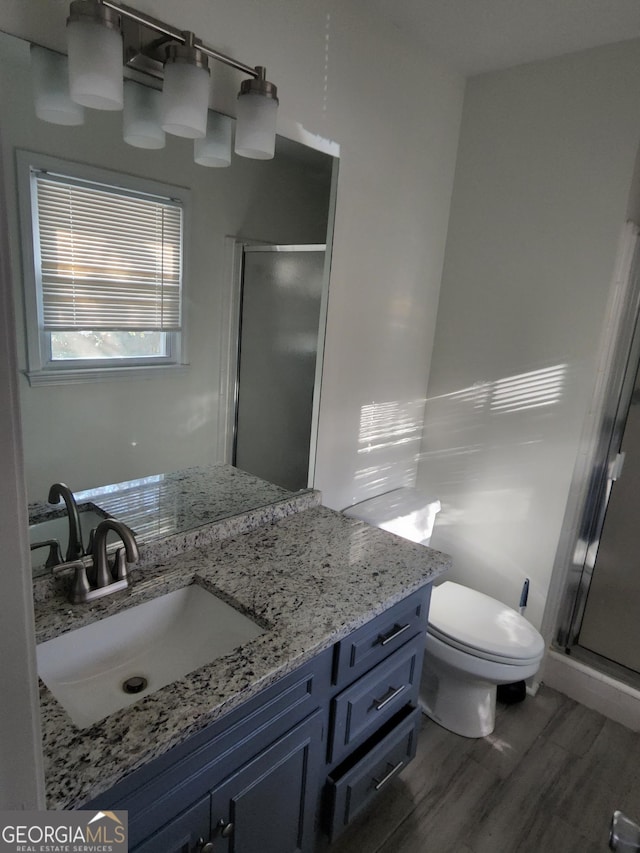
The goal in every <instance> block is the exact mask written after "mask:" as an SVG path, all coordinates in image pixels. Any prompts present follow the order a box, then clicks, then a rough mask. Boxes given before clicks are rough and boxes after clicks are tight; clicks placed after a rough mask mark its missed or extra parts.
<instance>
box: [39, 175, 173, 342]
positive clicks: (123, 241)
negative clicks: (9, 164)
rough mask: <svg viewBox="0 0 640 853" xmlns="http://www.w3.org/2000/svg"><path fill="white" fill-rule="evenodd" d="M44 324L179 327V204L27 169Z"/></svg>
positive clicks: (75, 327)
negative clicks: (32, 194) (30, 177)
mask: <svg viewBox="0 0 640 853" xmlns="http://www.w3.org/2000/svg"><path fill="white" fill-rule="evenodd" d="M33 180H34V182H35V194H36V201H37V205H36V210H37V213H36V218H37V234H36V242H37V243H38V244H39V245H37V246H36V256H37V255H38V254H39V256H40V271H39V272H40V286H41V299H42V303H41V304H42V322H43V328H44V330H45V331H64V330H66V331H72V330H80V329H96V330H97V329H100V330H104V331H107V330H111V331H113V330H116V331H179V330H180V328H181V301H182V300H181V289H182V208H181V207H180V205H179V203H178V202H175V201H173V200H171V199H165V198H158V197H155V196H144V195H142V194H134V193H133V192H129V191H126V190H122V191H120V190H118V188H116V187H114V188H108V187H104V186H102V185H94V184H89V183H80V182H74V181H72V180H71V179H65V178H64V177H62V176H52V175H48V174H45V173H42V172H37V173H34V176H33Z"/></svg>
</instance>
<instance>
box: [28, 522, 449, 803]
mask: <svg viewBox="0 0 640 853" xmlns="http://www.w3.org/2000/svg"><path fill="white" fill-rule="evenodd" d="M450 562H451V561H450V558H449V557H448V556H447V555H445V554H442V553H440V552H438V551H434V550H432V549H430V548H425V547H424V546H422V545H417V544H414V543H412V542H409V541H407V540H405V539H402V538H400V537H397V536H395V535H393V534H391V533H386V532H385V531H382V530H378V529H377V528H373V527H370V526H369V525H367V524H365V523H363V522H361V521H357V520H355V519H351V518H347V517H345V516H343V515H342V514H340V513H337V512H334V511H332V510H328V509H326V508H324V507H315V508H311V509H307V510H304V511H301V512H298V513H297V514H294V515H291V516H289V517H288V518H284V519H282V520H280V521H278V522H277V523H275V524H271V525H267V526H263V527H260V528H258V529H255V530H252V531H251V532H248V533H244V534H243V535H241V536H237V537H235V538H229V539H224V540H222V541H219V542H213V543H211V544H209V545H208V546H207V547H206V548H196V549H193V550H190V551H187V552H185V553H183V554H180V555H178V556H175V557H171V558H167V559H166V561H164V562H163V564H162V565H157V566H154V567H152V566H147V567H146V568H144V569H140V570H138V571H135V570H134V571H133V572H132V580H131V586H130V588H129V590H127V591H126V592H124V593H119V594H116V595H114V596H113V597H112V598H111V599H110V598H104V599H101V600H99V601H97V602H94V603H92V604H87V605H75V606H72V605H70V604H69V603H68V602H67V601H65V600H64V599H62V598H61V597H57V598H49V599H47V600H45V601H40V602H37V603H36V641H37V642H43V641H45V640H47V639H50V638H52V637H54V636H57V635H58V634H61V633H63V632H65V631H68V630H72V629H74V628H78V627H81V626H82V625H85V624H88V623H90V622H92V621H94V620H96V619H100V618H103V617H105V616H108V615H111V614H112V613H115V612H118V611H119V610H122V609H124V608H125V607H130V606H134V605H136V604H139V603H142V602H143V601H145V600H148V599H150V598H154V597H155V596H157V595H160V594H163V593H165V592H170V591H172V590H174V589H179V588H181V587H183V586H186V585H188V584H190V583H199V584H201V585H202V586H203V587H204V588H206V589H207V590H209V591H211V592H213V593H214V594H216V595H218V596H219V597H220V598H222V599H223V600H226V601H227V602H228V603H230V604H232V605H233V606H235V607H236V608H237V609H239V610H241V611H243V612H245V613H247V614H248V615H249V616H252V617H253V618H254V619H255V620H256V621H257V622H258V623H259V624H260V625H261V626H262V627H264V628H266V631H265V633H263V634H262V635H261V636H259V637H257V638H256V639H254V640H251V641H250V642H248V643H247V644H245V645H243V646H241V647H239V648H238V649H236V650H235V651H233V652H231V653H230V654H228V655H226V656H225V657H223V658H220V659H218V660H216V661H213V662H212V663H210V664H207V665H206V666H203V667H201V668H200V669H198V670H196V671H194V672H192V673H190V674H189V675H188V676H186V677H184V678H182V679H180V680H178V681H175V682H173V683H172V684H170V685H168V686H167V687H164V688H162V689H160V690H158V691H157V692H156V693H153V694H150V695H148V696H146V697H145V698H142V699H140V700H139V701H138V702H136V703H135V704H134V705H131V706H130V707H128V708H126V709H123V710H121V711H117V712H116V713H114V714H112V715H111V716H109V717H107V718H106V719H105V720H102V721H101V722H99V723H96V724H94V725H92V726H91V727H89V728H85V729H79V728H77V727H76V726H75V725H74V724H73V723H72V722H71V720H70V718H69V716H68V715H67V713H66V711H64V709H63V708H62V707H61V706H60V705H59V704H58V702H57V701H56V700H55V699H54V698H53V696H52V695H51V693H50V692H49V690H48V689H47V688H46V687H45V686H44V684H42V682H41V684H40V701H41V711H42V729H43V745H44V746H43V748H44V759H45V781H46V793H47V807H48V808H50V809H64V808H74V807H81V806H82V804H83V803H85V802H87V801H89V800H90V799H91V798H93V797H95V796H97V795H98V794H100V793H101V792H102V791H106V790H108V789H109V788H110V787H111V786H112V785H114V784H115V783H116V782H118V781H120V780H121V779H122V778H123V777H124V776H126V775H127V774H128V773H130V772H131V771H133V770H135V769H136V768H138V767H140V766H142V765H143V764H145V763H147V762H148V761H150V760H152V759H153V758H155V757H157V756H159V755H161V754H162V753H164V752H166V751H167V750H168V749H170V748H171V747H173V746H176V745H177V744H179V743H181V742H183V741H184V740H186V739H187V738H188V737H189V736H191V735H192V734H194V733H195V732H197V731H199V730H201V729H202V728H204V727H205V726H207V725H208V724H209V723H211V722H212V721H214V720H216V719H218V718H219V717H221V716H222V715H224V714H225V713H227V712H228V711H230V710H231V709H233V708H235V707H237V706H238V705H240V704H241V703H243V702H244V701H246V700H247V699H249V698H250V697H251V696H253V695H255V694H256V693H258V692H259V691H260V690H262V689H264V688H265V687H267V686H268V685H270V684H272V683H273V682H274V681H276V680H277V679H279V678H281V677H282V676H284V675H286V674H287V673H289V672H292V671H293V670H294V669H296V668H297V667H299V666H301V665H302V664H303V663H305V662H306V661H308V660H310V659H311V658H312V657H314V656H315V655H316V654H318V653H319V652H321V651H323V650H324V649H326V648H328V647H330V646H331V645H333V644H334V643H335V642H337V641H338V640H340V639H341V638H343V637H345V636H346V635H347V634H349V633H350V632H351V631H353V630H354V629H356V628H358V627H359V626H360V625H363V624H365V623H366V622H368V621H369V620H370V619H372V618H373V617H374V616H376V615H377V614H378V613H381V612H382V611H384V610H386V609H388V608H389V607H391V606H392V605H393V604H395V603H396V602H397V601H400V600H402V599H403V598H405V597H406V596H407V595H409V594H410V593H412V592H413V591H415V590H416V589H419V588H420V587H422V586H424V585H425V584H427V583H430V582H431V581H433V580H435V579H436V578H437V577H438V576H439V575H440V574H441V573H442V572H443V571H445V570H446V569H447V568H448V567H449V565H450Z"/></svg>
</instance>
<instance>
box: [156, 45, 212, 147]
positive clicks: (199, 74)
mask: <svg viewBox="0 0 640 853" xmlns="http://www.w3.org/2000/svg"><path fill="white" fill-rule="evenodd" d="M208 108H209V72H208V70H207V69H206V68H199V67H198V66H197V65H191V64H190V63H187V62H167V63H165V66H164V86H163V88H162V128H163V130H166V131H167V133H173V134H174V135H175V136H186V137H187V138H189V139H200V138H202V137H203V136H204V135H205V133H206V130H207V111H208Z"/></svg>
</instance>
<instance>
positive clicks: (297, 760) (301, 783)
mask: <svg viewBox="0 0 640 853" xmlns="http://www.w3.org/2000/svg"><path fill="white" fill-rule="evenodd" d="M321 742H322V714H321V713H320V712H319V711H318V712H316V713H315V714H313V715H312V716H311V717H309V718H308V719H307V720H305V721H303V722H302V723H300V724H299V725H298V726H296V727H295V728H294V729H292V730H291V731H290V732H289V733H288V734H286V735H284V737H281V738H280V739H279V740H277V741H276V742H275V743H273V744H272V745H271V746H270V747H269V748H268V749H266V750H264V752H261V753H260V754H259V755H258V756H257V757H256V758H254V759H253V760H252V761H250V762H249V763H248V764H245V765H244V766H243V767H242V768H241V769H240V770H239V771H238V772H236V773H234V774H233V776H231V777H230V778H229V779H227V781H225V782H223V784H222V785H219V786H218V787H217V788H215V789H214V790H213V791H212V795H211V825H212V836H211V838H212V840H213V842H214V844H215V845H216V850H218V849H219V851H220V853H298V851H302V853H306V851H309V850H312V849H313V839H314V822H315V814H314V812H315V806H316V802H317V787H318V776H319V772H318V763H319V760H320V755H321V749H322V745H321ZM218 845H219V848H218Z"/></svg>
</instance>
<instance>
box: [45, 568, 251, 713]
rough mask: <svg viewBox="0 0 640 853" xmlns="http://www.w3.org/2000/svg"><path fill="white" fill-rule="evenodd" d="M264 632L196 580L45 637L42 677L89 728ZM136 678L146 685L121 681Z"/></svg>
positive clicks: (67, 709) (62, 701)
mask: <svg viewBox="0 0 640 853" xmlns="http://www.w3.org/2000/svg"><path fill="white" fill-rule="evenodd" d="M262 633H264V631H263V629H262V628H260V627H259V626H258V625H256V624H255V623H254V622H252V621H251V620H250V619H248V618H247V617H246V616H244V615H243V614H242V613H239V612H238V611H237V610H234V609H233V608H232V607H230V606H229V605H228V604H225V602H224V601H221V600H220V599H219V598H216V597H215V596H214V595H212V594H211V593H209V592H207V591H206V590H205V589H203V588H202V587H201V586H198V585H197V584H192V585H191V586H187V587H184V588H183V589H179V590H176V591H175V592H170V593H167V594H166V595H161V596H159V597H158V598H154V599H153V600H151V601H145V602H144V603H143V604H139V605H137V606H136V607H131V608H129V609H128V610H123V611H122V612H121V613H116V614H115V615H113V616H109V617H108V618H106V619H102V620H101V621H100V622H94V623H93V624H92V625H87V626H85V627H84V628H78V629H77V630H75V631H70V632H69V633H67V634H63V635H62V636H60V637H56V638H55V639H53V640H49V641H47V642H46V643H40V644H39V645H38V646H37V647H36V656H37V661H38V675H39V676H40V678H41V679H42V680H43V681H44V683H45V684H46V685H47V687H48V688H49V690H50V691H51V692H52V693H53V695H54V696H55V697H56V699H57V700H58V702H60V704H61V705H62V706H63V707H64V708H65V710H66V711H67V712H68V713H69V715H70V717H71V719H72V720H73V722H74V723H75V724H76V726H78V727H79V728H86V727H87V726H90V725H92V724H93V723H96V722H98V721H99V720H102V719H104V718H105V717H107V716H109V714H112V713H113V712H114V711H118V710H119V709H120V708H126V707H127V706H128V705H132V704H133V703H134V702H137V701H138V700H139V699H140V698H142V697H144V696H147V695H148V694H149V693H153V692H155V691H156V690H159V689H160V688H161V687H165V686H166V685H167V684H170V683H171V682H172V681H176V680H177V679H178V678H182V677H183V676H184V675H187V674H188V673H189V672H193V670H195V669H198V667H201V666H203V665H204V664H206V663H210V662H211V661H212V660H215V659H216V658H219V657H223V656H224V655H226V654H228V653H229V652H231V651H233V650H234V649H235V648H237V647H238V646H240V645H242V644H243V643H247V642H248V641H249V640H252V639H254V638H255V637H258V636H260V634H262ZM138 676H141V677H142V678H144V679H146V681H147V685H146V687H145V688H144V689H142V690H139V691H138V692H136V693H132V694H130V693H127V692H125V690H124V689H123V683H124V682H125V681H126V680H127V679H129V678H137V677H138ZM136 686H137V685H136Z"/></svg>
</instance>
